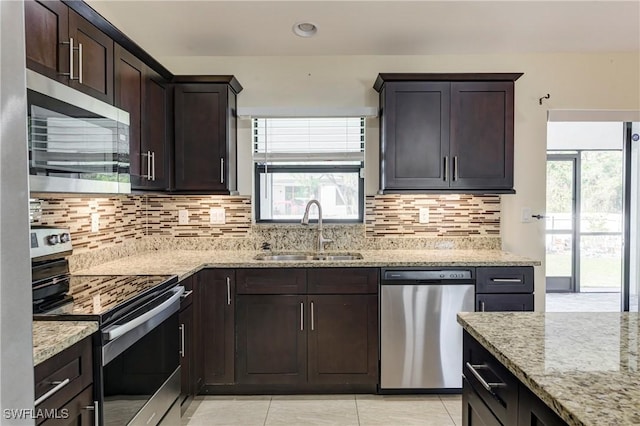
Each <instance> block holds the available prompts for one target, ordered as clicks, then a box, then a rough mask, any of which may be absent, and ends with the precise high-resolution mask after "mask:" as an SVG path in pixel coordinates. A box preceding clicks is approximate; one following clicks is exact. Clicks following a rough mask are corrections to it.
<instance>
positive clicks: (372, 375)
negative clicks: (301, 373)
mask: <svg viewBox="0 0 640 426" xmlns="http://www.w3.org/2000/svg"><path fill="white" fill-rule="evenodd" d="M308 300H309V303H308V305H309V310H310V316H311V318H310V320H309V328H308V336H309V337H308V339H309V353H308V360H309V383H314V384H337V383H345V384H375V383H377V382H378V297H377V296H376V295H372V294H368V295H364V294H363V295H355V294H354V295H313V296H308Z"/></svg>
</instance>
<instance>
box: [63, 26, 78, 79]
mask: <svg viewBox="0 0 640 426" xmlns="http://www.w3.org/2000/svg"><path fill="white" fill-rule="evenodd" d="M62 44H64V45H67V44H68V45H69V72H61V73H60V75H66V76H69V80H75V78H73V51H74V50H76V48H75V47H73V37H69V41H63V42H62Z"/></svg>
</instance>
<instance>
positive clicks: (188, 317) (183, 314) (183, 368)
mask: <svg viewBox="0 0 640 426" xmlns="http://www.w3.org/2000/svg"><path fill="white" fill-rule="evenodd" d="M178 323H179V324H180V342H181V344H180V397H181V400H180V402H181V404H184V403H185V402H187V400H188V398H189V397H190V396H193V395H194V394H195V385H194V371H193V369H194V367H195V363H194V357H193V348H194V339H193V304H189V306H187V307H186V308H184V309H182V310H180V313H179V314H178ZM187 405H188V404H187ZM185 408H186V406H185Z"/></svg>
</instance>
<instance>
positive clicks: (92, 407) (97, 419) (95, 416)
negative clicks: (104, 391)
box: [84, 401, 100, 425]
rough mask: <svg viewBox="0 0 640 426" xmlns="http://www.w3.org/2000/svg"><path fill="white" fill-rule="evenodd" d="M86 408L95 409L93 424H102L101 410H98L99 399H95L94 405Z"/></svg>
mask: <svg viewBox="0 0 640 426" xmlns="http://www.w3.org/2000/svg"><path fill="white" fill-rule="evenodd" d="M84 409H85V410H88V411H93V422H94V423H93V424H94V425H98V424H100V412H99V411H98V401H93V405H87V406H86V407H84Z"/></svg>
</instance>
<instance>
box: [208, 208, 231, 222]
mask: <svg viewBox="0 0 640 426" xmlns="http://www.w3.org/2000/svg"><path fill="white" fill-rule="evenodd" d="M226 222H227V220H226V213H225V211H224V208H222V207H212V208H210V209H209V223H212V224H216V225H224V224H225V223H226Z"/></svg>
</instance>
